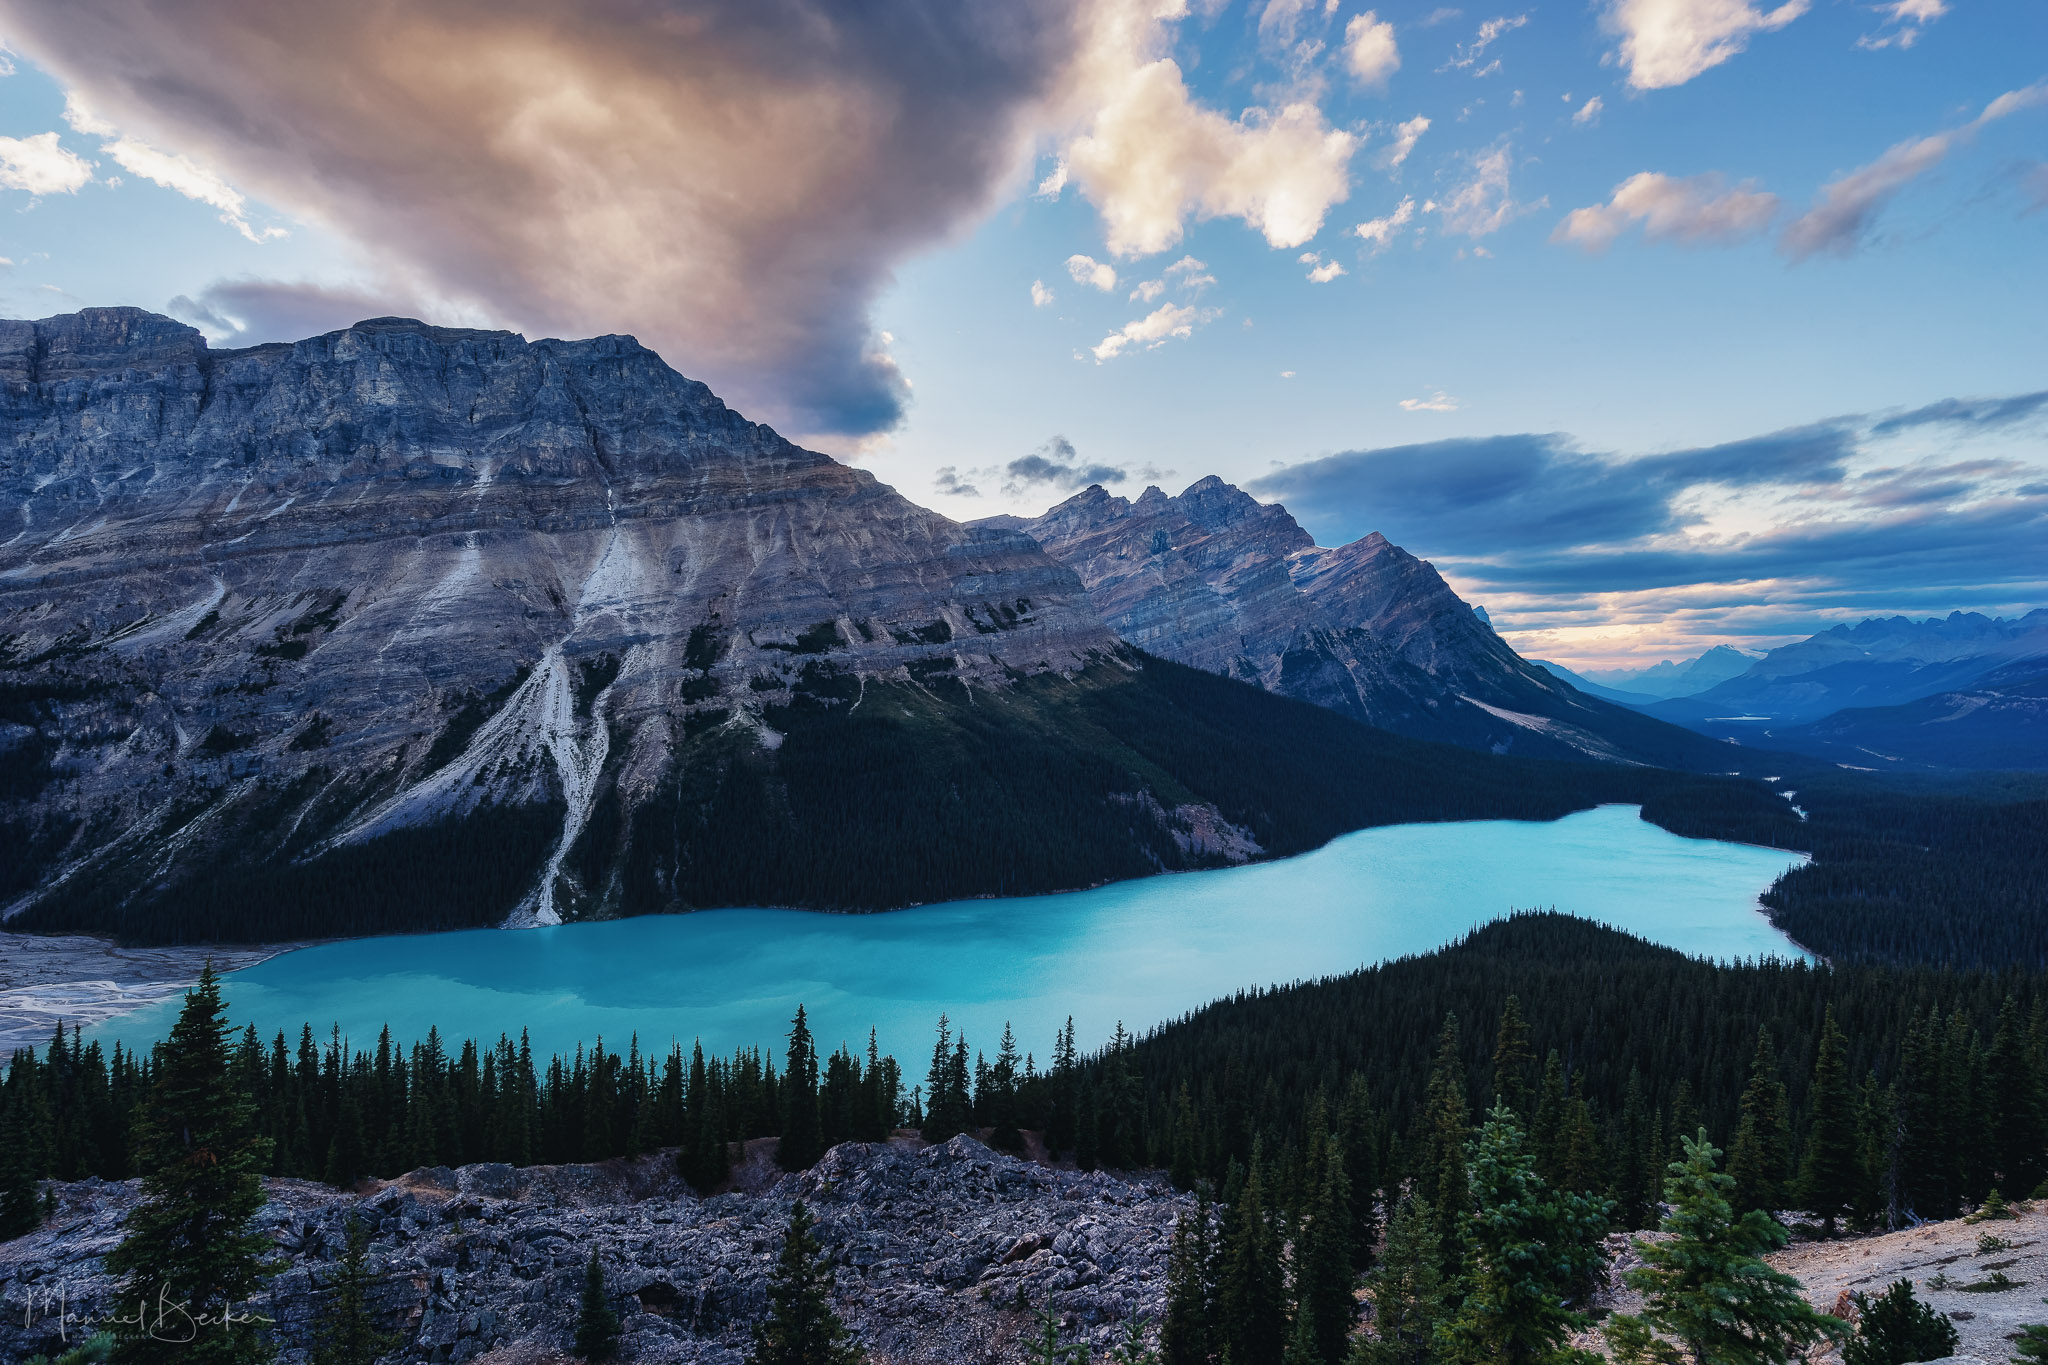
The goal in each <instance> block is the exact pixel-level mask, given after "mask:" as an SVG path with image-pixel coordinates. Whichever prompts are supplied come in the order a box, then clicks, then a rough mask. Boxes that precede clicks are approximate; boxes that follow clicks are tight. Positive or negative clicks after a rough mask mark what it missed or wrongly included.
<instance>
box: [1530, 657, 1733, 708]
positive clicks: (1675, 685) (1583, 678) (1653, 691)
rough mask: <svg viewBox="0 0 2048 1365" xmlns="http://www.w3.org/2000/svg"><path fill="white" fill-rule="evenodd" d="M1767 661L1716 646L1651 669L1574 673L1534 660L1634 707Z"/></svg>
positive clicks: (1574, 682) (1584, 688) (1598, 693)
mask: <svg viewBox="0 0 2048 1365" xmlns="http://www.w3.org/2000/svg"><path fill="white" fill-rule="evenodd" d="M1762 657H1763V654H1762V652H1761V651H1759V650H1742V649H1737V648H1735V647H1734V646H1733V645H1715V646H1714V647H1713V648H1712V649H1709V650H1707V651H1705V652H1704V653H1701V654H1696V655H1694V656H1693V657H1692V658H1690V659H1682V660H1681V659H1666V660H1664V661H1663V662H1661V663H1657V664H1652V665H1651V666H1650V667H1648V668H1636V669H1608V670H1603V671H1596V672H1592V673H1584V674H1580V673H1574V672H1572V671H1571V670H1569V669H1567V668H1565V667H1563V666H1562V665H1560V664H1554V663H1550V662H1548V661H1547V660H1540V659H1539V660H1532V661H1531V662H1534V663H1539V664H1541V665H1542V666H1543V667H1544V668H1547V669H1549V670H1550V671H1551V672H1552V673H1555V674H1557V675H1558V676H1559V677H1561V678H1563V679H1565V680H1566V681H1567V682H1569V683H1571V684H1572V686H1574V687H1577V688H1578V689H1580V690H1581V691H1588V692H1591V693H1593V695H1595V696H1604V697H1607V698H1608V699H1609V700H1613V701H1627V702H1630V703H1635V702H1643V701H1658V700H1661V699H1663V698H1665V697H1689V696H1692V695H1693V694H1694V693H1696V692H1704V691H1706V690H1707V689H1708V688H1710V687H1712V686H1714V685H1715V684H1716V683H1721V682H1726V681H1727V680H1728V679H1730V678H1734V677H1739V676H1740V675H1742V674H1744V673H1746V672H1748V671H1749V669H1750V668H1751V666H1753V665H1754V664H1755V663H1756V661H1757V660H1758V659H1760V658H1762Z"/></svg>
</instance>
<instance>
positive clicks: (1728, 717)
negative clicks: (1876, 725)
mask: <svg viewBox="0 0 2048 1365" xmlns="http://www.w3.org/2000/svg"><path fill="white" fill-rule="evenodd" d="M2029 658H2048V608H2044V609H2042V610H2039V611H2033V612H2029V613H2028V614H2027V615H2025V616H2020V617H2014V618H2010V619H2008V618H2004V617H1989V616H1982V615H1979V614H1977V613H1975V612H1960V611H1958V612H1951V613H1950V614H1949V615H1948V616H1946V617H1939V616H1935V617H1928V618H1927V619H1925V620H1921V621H1914V620H1911V619H1909V618H1907V617H1904V616H1893V617H1873V618H1871V619H1869V620H1866V621H1859V622H1857V623H1856V624H1854V625H1839V626H1835V627H1834V628H1832V629H1830V630H1824V631H1822V632H1821V633H1820V634H1818V635H1814V636H1811V637H1809V638H1807V639H1804V640H1800V641H1797V642H1795V643H1793V644H1789V645H1784V646H1781V647H1780V648H1777V649H1774V650H1772V651H1770V652H1769V653H1768V654H1766V655H1764V657H1763V658H1761V659H1759V660H1757V661H1756V662H1755V663H1754V664H1752V665H1751V666H1750V667H1749V668H1748V669H1747V670H1745V671H1744V672H1743V673H1741V674H1739V675H1738V676H1736V677H1733V678H1730V679H1728V680H1727V681H1725V682H1721V683H1718V684H1716V685H1715V686H1713V687H1710V688H1708V689H1707V690H1706V691H1704V692H1700V693H1697V694H1696V695H1693V696H1690V697H1679V698H1673V699H1671V700H1667V701H1663V702H1659V703H1656V704H1654V705H1651V706H1647V707H1645V708H1643V709H1644V710H1645V712H1646V713H1648V714H1650V715H1654V716H1658V717H1661V718H1663V719H1665V720H1670V721H1674V722H1677V723H1679V724H1682V725H1689V726H1692V727H1694V728H1696V729H1699V730H1701V731H1703V732H1705V733H1708V734H1712V735H1717V736H1719V735H1736V736H1744V737H1750V736H1754V735H1755V734H1756V733H1757V727H1758V726H1760V725H1764V724H1766V723H1768V724H1770V725H1772V726H1774V727H1784V726H1790V725H1801V724H1805V723H1807V722H1809V721H1816V720H1819V719H1821V718H1822V717H1824V716H1827V715H1829V714H1831V713H1833V712H1835V711H1839V710H1843V709H1845V708H1850V707H1858V708H1862V707H1887V706H1898V705H1902V704H1904V703H1906V702H1910V701H1916V700H1918V699H1920V698H1922V697H1930V696H1933V695H1934V694H1935V693H1938V692H1944V691H1949V690H1952V689H1955V688H1963V687H1968V686H1969V685H1970V684H1972V683H1973V682H1975V681H1976V680H1977V679H1979V678H1982V677H1983V676H1984V675H1985V674H1987V673H1990V672H1991V671H1992V670H1993V669H1996V668H2000V667H2003V666H2004V665H2006V664H2010V663H2013V662H2015V661H2018V660H2022V659H2029Z"/></svg>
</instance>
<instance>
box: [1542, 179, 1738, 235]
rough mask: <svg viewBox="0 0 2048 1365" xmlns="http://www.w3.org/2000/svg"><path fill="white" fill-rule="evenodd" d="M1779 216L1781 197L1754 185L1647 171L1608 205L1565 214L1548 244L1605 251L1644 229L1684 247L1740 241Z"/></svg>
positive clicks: (1621, 187)
mask: <svg viewBox="0 0 2048 1365" xmlns="http://www.w3.org/2000/svg"><path fill="white" fill-rule="evenodd" d="M1777 212H1778V197H1777V196H1776V195H1774V194H1770V193H1768V192H1766V191H1763V190H1760V189H1757V188H1756V187H1755V182H1754V181H1744V182H1743V183H1742V184H1740V185H1736V186H1733V187H1730V186H1729V185H1727V184H1726V182H1724V181H1723V180H1722V178H1721V177H1720V176H1718V175H1696V176H1692V177H1690V178H1688V179H1683V180H1678V179H1673V178H1672V177H1671V176H1668V175H1659V174H1657V173H1656V172H1654V171H1644V172H1642V173H1641V174H1639V175H1632V176H1630V177H1629V178H1628V179H1626V180H1624V181H1622V182H1621V183H1620V184H1619V185H1617V186H1615V187H1614V194H1613V195H1612V197H1610V198H1609V199H1608V201H1607V202H1606V203H1604V204H1594V205H1591V206H1590V207H1587V208H1582V209H1573V210H1572V211H1571V212H1570V213H1568V214H1566V215H1565V218H1564V221H1563V222H1561V223H1559V224H1558V225H1557V229H1556V230H1555V231H1554V232H1552V233H1551V234H1550V240H1551V241H1553V242H1570V243H1572V244H1574V245H1576V246H1582V247H1584V248H1585V249H1586V250H1588V251H1605V250H1606V249H1607V248H1608V247H1609V246H1611V245H1613V243H1614V241H1615V239H1616V238H1618V237H1620V236H1621V235H1622V234H1623V233H1624V232H1627V231H1628V230H1629V228H1631V227H1633V226H1636V225H1638V224H1640V225H1641V227H1642V229H1643V236H1644V237H1645V238H1647V239H1649V240H1651V241H1665V242H1677V243H1679V244H1680V245H1683V246H1701V245H1706V244H1709V243H1727V242H1737V241H1742V240H1744V239H1746V238H1750V237H1754V236H1756V235H1757V234H1758V233H1761V232H1762V231H1764V229H1766V228H1768V227H1769V226H1770V224H1771V219H1772V218H1774V217H1775V216H1776V215H1777Z"/></svg>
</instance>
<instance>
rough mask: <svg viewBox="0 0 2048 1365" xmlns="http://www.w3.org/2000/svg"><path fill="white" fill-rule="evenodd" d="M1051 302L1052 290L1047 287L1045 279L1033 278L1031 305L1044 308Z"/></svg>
mask: <svg viewBox="0 0 2048 1365" xmlns="http://www.w3.org/2000/svg"><path fill="white" fill-rule="evenodd" d="M1051 302H1052V290H1050V289H1047V288H1046V287H1045V281H1044V280H1033V281H1032V282H1031V306H1032V307H1033V308H1043V307H1045V306H1046V305H1047V304H1048V303H1051Z"/></svg>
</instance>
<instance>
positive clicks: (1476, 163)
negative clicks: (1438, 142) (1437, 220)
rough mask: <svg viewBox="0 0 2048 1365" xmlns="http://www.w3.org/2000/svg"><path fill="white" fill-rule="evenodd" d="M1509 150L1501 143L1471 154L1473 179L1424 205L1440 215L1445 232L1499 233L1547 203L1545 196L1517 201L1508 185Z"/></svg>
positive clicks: (1469, 235) (1470, 233)
mask: <svg viewBox="0 0 2048 1365" xmlns="http://www.w3.org/2000/svg"><path fill="white" fill-rule="evenodd" d="M1511 155H1512V153H1511V150H1510V148H1509V147H1508V144H1507V143H1505V142H1503V143H1499V144H1498V145H1496V146H1495V147H1493V148H1492V149H1491V150H1490V151H1485V152H1476V153H1474V154H1473V155H1472V158H1471V162H1472V178H1471V179H1470V180H1467V181H1466V182H1465V183H1464V184H1462V185H1460V186H1458V188H1457V189H1456V190H1454V191H1452V192H1451V195H1450V197H1449V198H1447V199H1445V200H1444V201H1443V202H1442V203H1436V202H1431V203H1427V204H1424V205H1423V208H1424V209H1425V210H1426V211H1431V212H1435V213H1440V214H1442V215H1443V220H1444V231H1446V232H1456V233H1462V234H1463V235H1464V236H1467V237H1484V236H1486V235H1487V234H1489V233H1493V232H1498V231H1500V230H1501V229H1502V228H1504V227H1506V226H1507V225H1508V224H1509V223H1510V222H1512V221H1513V220H1514V219H1516V218H1519V217H1520V216H1522V215H1523V214H1525V213H1532V212H1534V211H1535V210H1537V209H1539V208H1541V207H1543V206H1544V205H1545V204H1547V203H1549V202H1550V201H1549V199H1548V197H1545V198H1543V199H1539V200H1537V201H1536V202H1535V203H1533V204H1518V203H1516V202H1515V199H1514V196H1513V194H1512V193H1511V192H1510V190H1509V188H1508V164H1509V160H1510V157H1511Z"/></svg>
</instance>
